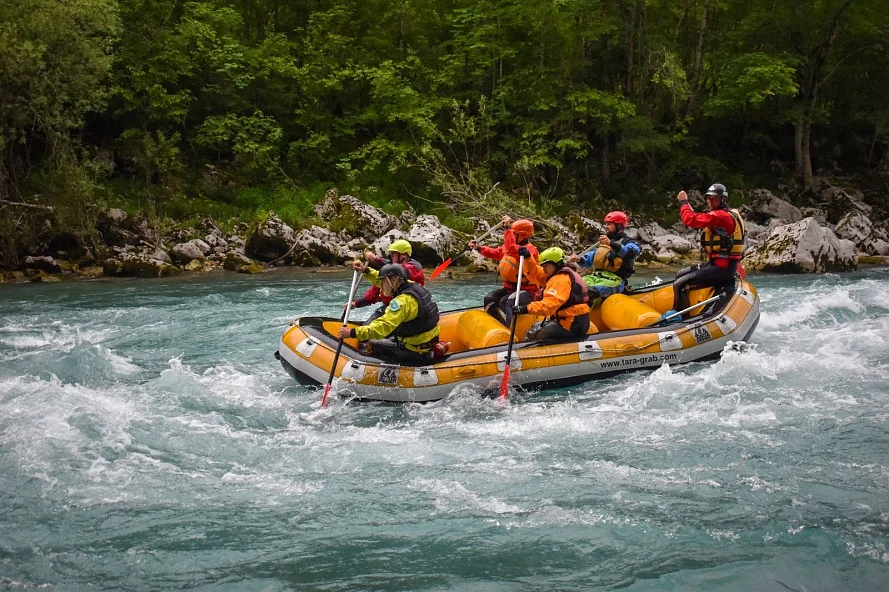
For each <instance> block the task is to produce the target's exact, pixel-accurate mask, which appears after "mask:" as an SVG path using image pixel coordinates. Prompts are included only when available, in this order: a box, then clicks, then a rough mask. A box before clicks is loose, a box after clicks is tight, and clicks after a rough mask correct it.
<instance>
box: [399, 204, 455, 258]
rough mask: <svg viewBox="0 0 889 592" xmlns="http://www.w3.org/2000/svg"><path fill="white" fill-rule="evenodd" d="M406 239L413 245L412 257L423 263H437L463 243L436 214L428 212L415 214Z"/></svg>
mask: <svg viewBox="0 0 889 592" xmlns="http://www.w3.org/2000/svg"><path fill="white" fill-rule="evenodd" d="M407 240H409V241H410V243H411V246H412V247H413V251H414V254H413V257H414V259H416V260H417V261H419V262H420V263H422V264H423V265H438V264H439V263H441V262H442V261H444V260H445V259H447V258H448V257H450V256H451V255H453V254H454V253H456V252H457V251H459V250H460V249H461V248H463V245H464V244H465V242H464V241H463V238H462V237H458V236H457V235H455V234H454V231H453V230H451V229H450V228H448V227H447V226H445V225H443V224H442V223H441V221H439V219H438V216H433V215H429V214H424V215H422V216H417V220H416V221H415V222H414V225H413V226H411V229H410V231H409V232H408V234H407Z"/></svg>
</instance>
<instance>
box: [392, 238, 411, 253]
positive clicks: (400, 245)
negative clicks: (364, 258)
mask: <svg viewBox="0 0 889 592" xmlns="http://www.w3.org/2000/svg"><path fill="white" fill-rule="evenodd" d="M386 251H387V252H389V253H401V254H402V255H410V254H411V252H412V251H413V249H412V248H411V244H410V243H409V242H407V241H406V240H404V239H403V238H400V239H398V240H397V241H394V242H393V243H392V244H391V245H389V248H388V249H386Z"/></svg>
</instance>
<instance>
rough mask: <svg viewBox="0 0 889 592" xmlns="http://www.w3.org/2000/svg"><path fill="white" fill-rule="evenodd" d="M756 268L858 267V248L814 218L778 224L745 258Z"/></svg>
mask: <svg viewBox="0 0 889 592" xmlns="http://www.w3.org/2000/svg"><path fill="white" fill-rule="evenodd" d="M744 267H746V268H747V269H748V270H752V271H767V272H776V273H823V272H838V271H854V270H855V269H856V268H857V267H858V251H857V250H856V249H855V244H854V243H853V242H852V241H848V240H844V239H840V238H837V236H836V235H835V234H834V233H833V231H832V230H831V229H830V228H826V227H823V226H821V225H819V224H818V222H817V221H816V220H815V219H814V218H804V219H803V220H800V221H799V222H795V223H793V224H787V225H784V226H778V227H777V228H775V229H774V230H773V231H772V233H771V234H770V235H769V236H768V238H767V239H766V240H765V241H763V243H762V244H760V245H759V246H757V247H755V248H754V249H753V250H752V251H751V252H749V253H748V254H747V256H746V257H745V258H744Z"/></svg>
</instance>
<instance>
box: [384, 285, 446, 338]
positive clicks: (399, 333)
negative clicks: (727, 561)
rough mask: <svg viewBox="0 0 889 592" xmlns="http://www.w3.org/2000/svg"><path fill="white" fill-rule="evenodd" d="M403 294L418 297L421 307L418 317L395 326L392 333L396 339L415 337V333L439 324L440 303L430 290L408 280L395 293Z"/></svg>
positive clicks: (428, 329) (417, 333)
mask: <svg viewBox="0 0 889 592" xmlns="http://www.w3.org/2000/svg"><path fill="white" fill-rule="evenodd" d="M401 294H410V295H411V296H413V297H414V298H416V299H417V302H418V303H419V305H420V309H419V311H417V316H416V317H414V318H413V319H411V320H409V321H407V322H405V323H401V324H400V325H398V327H396V328H395V331H393V333H392V335H394V336H395V338H396V339H398V338H402V339H403V338H405V337H413V336H414V335H419V334H420V333H425V332H426V331H431V330H432V329H434V328H435V327H436V326H437V325H438V319H439V314H438V305H437V304H436V303H435V301H434V300H433V299H432V294H430V293H429V290H427V289H426V288H424V287H423V286H421V285H420V284H417V283H414V282H406V283H405V284H404V285H402V287H401V288H400V289H399V290H398V293H397V294H395V295H396V296H400V295H401Z"/></svg>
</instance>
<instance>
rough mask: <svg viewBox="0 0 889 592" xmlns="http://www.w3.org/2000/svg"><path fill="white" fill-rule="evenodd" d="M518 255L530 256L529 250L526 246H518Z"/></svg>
mask: <svg viewBox="0 0 889 592" xmlns="http://www.w3.org/2000/svg"><path fill="white" fill-rule="evenodd" d="M519 257H524V258H525V259H530V258H531V251H529V250H528V247H519Z"/></svg>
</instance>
